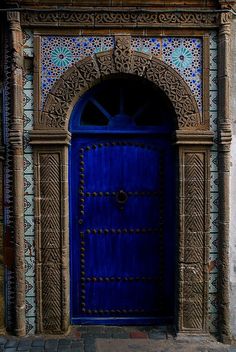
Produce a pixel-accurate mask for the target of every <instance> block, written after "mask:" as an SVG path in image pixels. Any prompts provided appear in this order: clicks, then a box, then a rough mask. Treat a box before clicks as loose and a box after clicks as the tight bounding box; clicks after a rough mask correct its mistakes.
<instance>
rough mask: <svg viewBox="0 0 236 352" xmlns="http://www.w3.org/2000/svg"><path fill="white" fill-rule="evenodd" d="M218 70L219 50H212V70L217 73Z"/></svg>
mask: <svg viewBox="0 0 236 352" xmlns="http://www.w3.org/2000/svg"><path fill="white" fill-rule="evenodd" d="M217 68H218V57H217V50H210V70H215V71H217Z"/></svg>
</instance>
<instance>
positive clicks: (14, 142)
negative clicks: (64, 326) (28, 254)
mask: <svg viewBox="0 0 236 352" xmlns="http://www.w3.org/2000/svg"><path fill="white" fill-rule="evenodd" d="M7 19H8V23H9V28H10V32H11V50H12V62H11V69H12V71H11V86H12V87H11V90H12V99H11V102H12V103H11V104H12V105H11V126H10V131H9V142H10V145H11V147H12V153H13V197H14V205H13V207H14V235H15V273H16V304H15V309H16V335H18V336H23V335H25V260H24V250H25V248H24V179H23V170H24V162H23V74H22V63H23V52H22V31H21V25H20V13H19V12H15V11H10V12H8V13H7Z"/></svg>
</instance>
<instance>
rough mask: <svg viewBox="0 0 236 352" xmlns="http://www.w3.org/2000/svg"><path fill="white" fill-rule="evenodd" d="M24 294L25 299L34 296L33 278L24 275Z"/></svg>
mask: <svg viewBox="0 0 236 352" xmlns="http://www.w3.org/2000/svg"><path fill="white" fill-rule="evenodd" d="M25 294H26V295H27V297H30V296H32V297H33V296H34V295H35V285H34V276H28V275H26V278H25Z"/></svg>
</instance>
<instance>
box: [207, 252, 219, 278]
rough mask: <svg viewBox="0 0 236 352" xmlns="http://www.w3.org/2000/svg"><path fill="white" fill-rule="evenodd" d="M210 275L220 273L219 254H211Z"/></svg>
mask: <svg viewBox="0 0 236 352" xmlns="http://www.w3.org/2000/svg"><path fill="white" fill-rule="evenodd" d="M209 273H210V274H212V273H218V253H210V254H209Z"/></svg>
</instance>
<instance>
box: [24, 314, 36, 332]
mask: <svg viewBox="0 0 236 352" xmlns="http://www.w3.org/2000/svg"><path fill="white" fill-rule="evenodd" d="M35 332H36V323H35V317H26V334H27V335H34V334H35Z"/></svg>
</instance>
